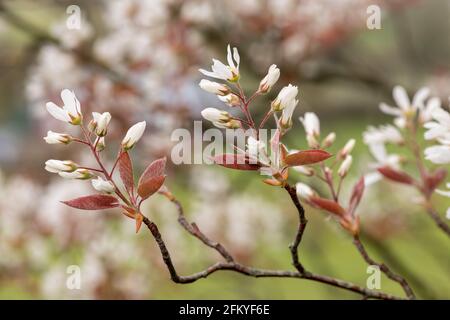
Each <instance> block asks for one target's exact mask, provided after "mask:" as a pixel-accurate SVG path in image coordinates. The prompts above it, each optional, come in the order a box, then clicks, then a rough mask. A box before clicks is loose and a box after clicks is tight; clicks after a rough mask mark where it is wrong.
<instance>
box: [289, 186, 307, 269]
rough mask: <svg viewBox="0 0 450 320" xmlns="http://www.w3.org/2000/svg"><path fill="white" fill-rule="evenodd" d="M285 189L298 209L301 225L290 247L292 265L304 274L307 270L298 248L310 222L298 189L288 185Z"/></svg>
mask: <svg viewBox="0 0 450 320" xmlns="http://www.w3.org/2000/svg"><path fill="white" fill-rule="evenodd" d="M284 189H286V191H287V192H288V193H289V196H290V197H291V200H292V202H293V203H294V205H295V207H296V208H297V211H298V216H299V224H298V228H297V233H296V235H295V238H294V241H293V242H292V243H291V244H290V245H289V249H290V251H291V256H292V264H293V265H294V267H295V268H296V269H297V270H298V272H300V273H304V272H305V268H304V267H303V265H302V264H301V263H300V260H299V258H298V247H299V245H300V242H301V241H302V238H303V233H304V231H305V229H306V225H307V224H308V220H307V219H306V216H305V209H304V208H303V206H302V204H301V203H300V201H299V200H298V197H297V190H296V188H295V187H291V186H290V185H289V184H286V185H285V186H284Z"/></svg>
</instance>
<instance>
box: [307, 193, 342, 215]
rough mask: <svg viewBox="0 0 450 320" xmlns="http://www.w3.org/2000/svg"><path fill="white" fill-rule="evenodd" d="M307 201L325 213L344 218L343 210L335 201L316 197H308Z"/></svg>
mask: <svg viewBox="0 0 450 320" xmlns="http://www.w3.org/2000/svg"><path fill="white" fill-rule="evenodd" d="M309 201H311V203H313V204H314V205H316V206H317V207H319V208H321V209H323V210H325V211H328V212H330V213H333V214H335V215H338V216H340V217H343V216H345V213H346V212H345V209H344V208H342V207H341V206H340V205H339V203H337V202H336V201H333V200H328V199H324V198H320V197H317V196H313V197H310V199H309Z"/></svg>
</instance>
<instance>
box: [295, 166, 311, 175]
mask: <svg viewBox="0 0 450 320" xmlns="http://www.w3.org/2000/svg"><path fill="white" fill-rule="evenodd" d="M292 169H294V170H295V171H297V172H298V173H301V174H303V175H305V176H308V177H310V176H312V175H314V169H313V168H311V167H308V166H295V167H292Z"/></svg>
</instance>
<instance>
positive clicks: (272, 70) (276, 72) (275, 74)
mask: <svg viewBox="0 0 450 320" xmlns="http://www.w3.org/2000/svg"><path fill="white" fill-rule="evenodd" d="M279 78H280V69H278V68H277V65H275V64H272V65H271V66H270V67H269V71H268V72H267V75H266V76H265V77H264V78H263V79H262V80H261V82H260V83H259V88H258V92H260V93H267V92H269V91H270V90H271V89H272V87H273V85H274V84H275V83H276V82H277V81H278V79H279Z"/></svg>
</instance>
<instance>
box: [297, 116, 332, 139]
mask: <svg viewBox="0 0 450 320" xmlns="http://www.w3.org/2000/svg"><path fill="white" fill-rule="evenodd" d="M299 119H300V121H301V122H302V124H303V127H304V128H305V133H306V140H307V141H308V145H309V146H310V147H311V148H316V147H318V145H319V143H318V142H317V139H316V138H317V137H319V136H320V120H319V117H318V116H317V115H316V114H315V113H314V112H306V113H305V115H304V116H303V117H300V118H299ZM335 137H336V135H335V136H334V137H331V138H333V139H334V138H335Z"/></svg>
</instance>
